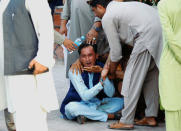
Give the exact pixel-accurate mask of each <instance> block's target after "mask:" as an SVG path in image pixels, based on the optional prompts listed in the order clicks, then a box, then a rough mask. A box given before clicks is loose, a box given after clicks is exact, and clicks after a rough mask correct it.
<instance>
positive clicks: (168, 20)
mask: <svg viewBox="0 0 181 131" xmlns="http://www.w3.org/2000/svg"><path fill="white" fill-rule="evenodd" d="M166 2H167V1H160V2H159V4H158V11H159V16H160V20H161V24H162V28H163V34H164V37H163V38H164V40H165V42H164V43H165V44H167V45H168V47H169V49H170V50H171V52H172V53H173V55H174V56H175V59H176V60H177V61H178V62H179V63H181V53H180V52H181V40H180V38H177V37H176V36H177V35H176V34H175V32H174V29H173V28H174V27H175V26H176V25H174V24H175V23H174V22H175V20H174V18H175V17H178V16H177V15H179V9H177V8H176V7H172V6H170V7H169V6H168V3H166ZM170 8H175V9H172V10H171V9H170ZM173 10H174V12H173ZM180 12H181V10H180ZM180 17H181V15H180ZM180 17H178V19H180ZM176 23H179V24H180V22H178V21H176Z"/></svg>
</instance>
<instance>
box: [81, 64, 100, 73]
mask: <svg viewBox="0 0 181 131" xmlns="http://www.w3.org/2000/svg"><path fill="white" fill-rule="evenodd" d="M83 71H87V72H93V73H100V72H101V71H102V67H100V66H98V65H96V66H91V67H84V68H83Z"/></svg>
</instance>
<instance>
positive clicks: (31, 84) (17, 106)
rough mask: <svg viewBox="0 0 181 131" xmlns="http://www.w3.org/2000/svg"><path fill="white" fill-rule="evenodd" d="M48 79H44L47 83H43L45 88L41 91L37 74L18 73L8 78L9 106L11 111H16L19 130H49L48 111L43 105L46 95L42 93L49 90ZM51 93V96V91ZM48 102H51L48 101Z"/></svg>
mask: <svg viewBox="0 0 181 131" xmlns="http://www.w3.org/2000/svg"><path fill="white" fill-rule="evenodd" d="M46 81H49V80H48V79H46V80H45V81H44V82H45V85H42V87H44V90H41V93H40V88H39V87H38V84H39V83H38V81H37V76H33V75H17V76H8V77H7V78H6V84H7V92H8V106H9V107H8V108H9V109H10V111H11V112H14V111H15V113H14V118H15V124H16V130H17V131H48V127H47V119H46V117H47V111H46V110H45V109H46V108H44V107H43V106H42V98H44V96H43V95H41V94H46V92H47V91H46V86H48V85H47V83H46ZM49 95H50V97H51V93H50V94H49ZM47 97H48V96H47ZM49 99H50V98H49ZM45 101H46V100H45ZM47 103H49V102H48V101H47Z"/></svg>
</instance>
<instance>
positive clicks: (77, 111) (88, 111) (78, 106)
mask: <svg viewBox="0 0 181 131" xmlns="http://www.w3.org/2000/svg"><path fill="white" fill-rule="evenodd" d="M65 114H66V117H67V118H68V119H74V118H75V117H77V116H79V115H83V116H85V117H86V118H88V119H91V120H99V121H104V122H105V121H107V117H108V116H107V113H105V112H102V111H98V110H96V109H95V108H91V107H90V106H88V105H86V104H84V103H81V102H70V103H69V104H67V105H66V106H65Z"/></svg>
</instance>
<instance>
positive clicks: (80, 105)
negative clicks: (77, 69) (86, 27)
mask: <svg viewBox="0 0 181 131" xmlns="http://www.w3.org/2000/svg"><path fill="white" fill-rule="evenodd" d="M78 52H79V60H80V63H81V65H82V66H83V68H84V69H86V70H88V71H84V72H82V73H81V74H80V73H78V74H76V73H72V70H69V73H68V75H69V78H70V88H69V91H68V93H67V95H66V97H65V98H64V100H63V102H62V105H61V108H60V112H61V113H62V115H63V117H64V118H67V119H70V120H73V119H77V122H78V123H80V124H83V123H84V122H85V118H88V119H90V120H99V121H103V122H106V121H107V120H108V119H116V118H117V117H118V114H117V112H118V111H120V110H121V109H122V108H123V98H118V97H113V95H114V93H115V88H114V85H113V83H112V82H111V81H110V80H109V79H108V78H106V79H105V80H104V81H103V80H102V79H101V71H102V70H101V68H102V67H103V64H102V63H100V62H97V61H96V56H97V55H96V52H97V49H96V45H90V44H86V43H85V42H84V43H83V44H81V45H80V47H79V49H78ZM91 67H99V68H98V69H100V70H99V71H97V72H96V73H95V71H94V72H92V71H91V70H90V69H91ZM94 69H95V68H94ZM117 119H119V118H117Z"/></svg>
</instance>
